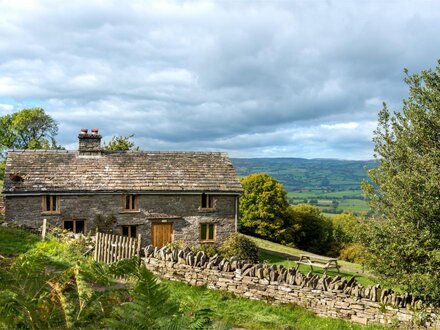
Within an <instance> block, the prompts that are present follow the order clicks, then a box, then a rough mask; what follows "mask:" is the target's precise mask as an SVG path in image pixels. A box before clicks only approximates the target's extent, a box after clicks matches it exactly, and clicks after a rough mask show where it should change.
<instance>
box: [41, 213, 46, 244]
mask: <svg viewBox="0 0 440 330" xmlns="http://www.w3.org/2000/svg"><path fill="white" fill-rule="evenodd" d="M46 226H47V219H46V218H44V219H43V229H42V231H41V239H42V240H43V241H44V240H45V239H46Z"/></svg>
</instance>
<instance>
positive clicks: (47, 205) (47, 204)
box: [42, 195, 60, 213]
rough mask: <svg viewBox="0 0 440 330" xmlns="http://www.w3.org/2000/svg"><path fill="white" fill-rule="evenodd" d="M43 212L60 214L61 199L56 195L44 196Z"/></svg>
mask: <svg viewBox="0 0 440 330" xmlns="http://www.w3.org/2000/svg"><path fill="white" fill-rule="evenodd" d="M42 208H43V212H48V213H59V212H60V198H59V196H56V195H44V196H43V200H42Z"/></svg>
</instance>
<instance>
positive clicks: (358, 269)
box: [247, 236, 377, 286]
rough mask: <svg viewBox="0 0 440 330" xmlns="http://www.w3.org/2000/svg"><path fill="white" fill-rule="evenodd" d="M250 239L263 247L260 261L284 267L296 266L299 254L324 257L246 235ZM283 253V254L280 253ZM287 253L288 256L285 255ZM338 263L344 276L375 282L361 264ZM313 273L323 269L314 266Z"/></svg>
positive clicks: (370, 283) (340, 261) (364, 283)
mask: <svg viewBox="0 0 440 330" xmlns="http://www.w3.org/2000/svg"><path fill="white" fill-rule="evenodd" d="M247 237H248V238H250V239H251V240H252V241H254V242H255V244H257V246H258V247H259V248H260V249H263V250H264V251H262V252H260V260H261V261H262V262H264V261H267V262H269V263H271V264H277V265H278V264H280V265H283V266H285V267H289V268H291V267H296V262H295V261H294V259H297V258H299V257H300V256H301V255H309V256H310V257H312V258H315V259H320V258H326V257H322V256H319V255H316V254H313V253H310V252H307V251H302V250H300V249H296V248H292V247H288V246H285V245H282V244H278V243H274V242H270V241H266V240H263V239H260V238H256V237H252V236H247ZM282 254H285V255H282ZM287 255H289V256H287ZM338 264H339V265H340V266H341V269H340V271H341V275H342V276H345V277H346V278H350V277H352V276H355V277H356V280H357V281H358V282H359V283H361V284H362V285H364V286H367V285H372V284H375V283H377V281H375V279H374V278H372V277H371V276H368V275H367V274H365V273H364V272H363V270H362V266H361V265H359V264H355V263H351V262H347V261H343V260H338ZM299 270H300V271H302V272H303V273H305V274H307V273H308V272H309V271H311V269H310V267H309V266H305V265H301V266H300V267H299ZM313 273H316V274H321V275H322V274H323V273H324V271H323V269H321V268H316V267H315V268H314V270H313ZM327 274H328V275H330V276H336V275H338V272H337V271H333V270H330V271H328V272H327Z"/></svg>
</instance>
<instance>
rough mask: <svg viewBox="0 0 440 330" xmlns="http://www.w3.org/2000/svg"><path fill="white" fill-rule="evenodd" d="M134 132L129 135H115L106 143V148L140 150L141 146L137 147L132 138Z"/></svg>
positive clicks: (111, 149)
mask: <svg viewBox="0 0 440 330" xmlns="http://www.w3.org/2000/svg"><path fill="white" fill-rule="evenodd" d="M133 136H134V134H132V135H129V136H122V135H118V136H113V137H112V139H111V140H110V142H109V143H108V144H107V145H106V144H105V143H104V150H109V151H128V150H139V147H135V145H134V142H133V141H131V140H130V139H131V138H132V137H133Z"/></svg>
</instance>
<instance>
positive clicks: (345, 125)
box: [320, 122, 359, 130]
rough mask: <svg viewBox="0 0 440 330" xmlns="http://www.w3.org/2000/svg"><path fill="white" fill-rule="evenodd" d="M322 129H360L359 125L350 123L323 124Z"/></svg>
mask: <svg viewBox="0 0 440 330" xmlns="http://www.w3.org/2000/svg"><path fill="white" fill-rule="evenodd" d="M320 127H322V128H325V129H328V130H343V129H356V128H358V127H359V123H355V122H350V123H337V124H332V125H328V124H322V125H320Z"/></svg>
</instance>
